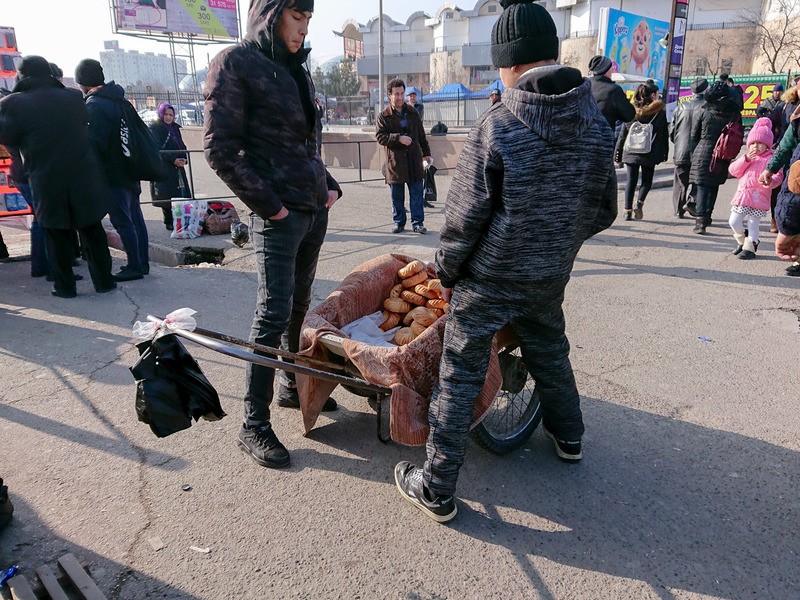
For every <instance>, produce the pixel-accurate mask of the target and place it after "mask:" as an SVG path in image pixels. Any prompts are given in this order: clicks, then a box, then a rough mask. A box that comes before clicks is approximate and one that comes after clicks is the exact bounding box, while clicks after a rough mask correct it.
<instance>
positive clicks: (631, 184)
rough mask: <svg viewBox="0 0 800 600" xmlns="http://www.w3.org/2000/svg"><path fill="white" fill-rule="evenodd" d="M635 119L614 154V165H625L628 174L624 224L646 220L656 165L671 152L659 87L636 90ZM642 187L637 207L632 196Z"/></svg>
mask: <svg viewBox="0 0 800 600" xmlns="http://www.w3.org/2000/svg"><path fill="white" fill-rule="evenodd" d="M633 106H634V108H635V109H636V115H635V117H634V119H633V121H631V122H630V123H623V124H622V129H621V131H620V135H619V138H618V139H617V145H616V149H615V152H614V162H617V163H624V164H625V166H626V168H627V171H628V181H627V182H626V184H625V220H626V221H630V220H631V219H642V218H643V217H644V210H643V207H644V201H645V199H646V198H647V194H648V193H649V192H650V188H652V187H653V175H654V174H655V170H656V165H657V164H659V163H662V162H664V161H665V160H667V154H668V152H669V131H668V127H667V113H666V110H665V105H664V103H663V102H662V101H661V100H659V99H658V87H657V86H656V85H654V84H649V83H643V84H641V85H640V86H639V87H638V88H636V94H635V95H634V97H633ZM640 169H641V172H642V184H641V185H640V186H639V197H638V198H637V201H636V207H635V208H634V206H633V196H634V193H635V192H636V184H637V183H638V182H639V170H640Z"/></svg>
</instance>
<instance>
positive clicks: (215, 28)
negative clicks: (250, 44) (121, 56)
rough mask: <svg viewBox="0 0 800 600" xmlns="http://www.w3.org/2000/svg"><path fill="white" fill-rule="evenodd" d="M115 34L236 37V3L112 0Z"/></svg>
mask: <svg viewBox="0 0 800 600" xmlns="http://www.w3.org/2000/svg"><path fill="white" fill-rule="evenodd" d="M113 2H114V19H115V22H114V24H115V26H116V28H117V30H118V31H141V32H144V31H150V32H157V33H161V32H163V33H177V34H192V35H197V36H208V37H213V38H230V39H238V38H239V21H238V18H237V7H236V0H113Z"/></svg>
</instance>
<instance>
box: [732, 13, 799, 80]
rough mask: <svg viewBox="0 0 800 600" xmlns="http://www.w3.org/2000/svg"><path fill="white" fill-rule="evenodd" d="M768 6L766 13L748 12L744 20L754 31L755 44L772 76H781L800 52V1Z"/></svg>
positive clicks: (743, 15)
mask: <svg viewBox="0 0 800 600" xmlns="http://www.w3.org/2000/svg"><path fill="white" fill-rule="evenodd" d="M765 4H767V10H755V9H750V10H746V11H743V12H742V13H741V18H742V20H743V21H744V22H746V23H749V24H750V25H751V26H752V27H753V29H754V30H755V40H756V45H757V47H758V48H759V49H760V51H761V53H762V55H763V56H764V58H765V59H766V61H767V65H768V68H769V70H770V73H779V72H782V71H783V70H784V69H785V68H786V65H787V64H789V63H790V61H791V60H792V58H793V56H794V55H796V54H798V53H799V52H800V31H798V27H800V0H772V1H771V2H768V3H765Z"/></svg>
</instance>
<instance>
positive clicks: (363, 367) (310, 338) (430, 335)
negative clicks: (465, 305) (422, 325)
mask: <svg viewBox="0 0 800 600" xmlns="http://www.w3.org/2000/svg"><path fill="white" fill-rule="evenodd" d="M412 260H414V259H413V258H411V257H409V256H403V255H400V254H384V255H382V256H379V257H377V258H374V259H372V260H370V261H368V262H366V263H364V264H362V265H360V266H358V267H356V269H355V270H354V271H353V272H352V273H350V274H349V275H348V276H347V277H345V279H344V281H342V284H341V285H340V286H339V287H338V288H337V289H336V290H335V291H334V292H333V293H331V295H330V296H328V298H327V299H326V300H325V301H324V302H323V303H322V304H320V305H319V306H317V307H316V308H315V309H313V310H311V311H309V313H308V314H307V315H306V319H305V321H304V322H303V330H302V333H301V336H300V354H301V355H304V356H311V357H314V358H320V359H326V360H327V359H330V356H329V351H328V349H327V348H325V346H324V345H323V344H322V343H321V342H320V340H319V338H320V336H322V334H324V333H333V334H336V335H339V336H342V337H347V336H345V335H344V334H343V333H342V332H341V330H340V328H341V327H344V326H345V325H347V324H348V323H352V322H353V321H355V320H357V319H360V318H361V317H364V316H366V315H369V314H372V313H374V312H376V311H378V310H381V309H382V307H383V301H384V300H385V299H386V298H387V297H388V296H389V291H390V290H391V288H392V286H393V285H395V284H396V283H398V282H399V279H398V277H397V271H398V269H400V268H401V267H404V266H405V265H406V264H408V263H409V262H411V261H412ZM431 275H433V273H431ZM446 318H447V315H445V316H444V317H442V318H440V319H439V320H438V321H436V323H434V324H433V325H431V326H430V327H429V328H428V329H426V330H425V331H424V332H423V333H422V334H421V335H420V336H419V337H417V338H416V339H415V340H414V341H413V342H411V343H410V344H408V345H406V346H400V347H397V348H384V347H380V346H370V345H368V344H365V343H363V342H356V341H353V340H350V339H346V340H345V341H344V343H343V345H344V349H345V352H346V354H347V357H348V358H349V360H350V361H351V362H352V363H353V365H355V366H356V368H358V370H359V371H360V373H361V375H362V376H363V377H364V379H366V380H367V381H369V382H371V383H375V384H378V385H383V386H386V387H390V388H391V390H392V394H391V397H390V398H391V403H390V406H391V409H390V421H389V423H390V431H391V436H392V439H393V440H394V441H396V442H399V443H401V444H407V445H409V446H421V445H423V444H425V440H426V438H427V436H428V404H429V402H430V396H431V392H432V391H433V388H434V385H435V384H436V383H437V381H438V378H439V359H440V358H441V355H442V338H443V337H444V326H445V321H446ZM494 350H495V351H493V352H492V356H491V359H490V361H489V371H488V373H487V376H486V383H485V384H484V386H483V390H482V392H481V394H480V396H479V397H478V399H477V401H476V402H475V409H474V412H473V427H474V426H475V425H477V424H478V423H479V422H480V421H481V419H482V418H483V417H484V416H485V414H486V411H487V410H488V409H489V407H490V406H491V404H492V402H493V400H494V397H495V394H497V390H499V389H500V384H501V380H502V376H501V374H500V367H499V363H498V360H497V352H496V347H495V348H494ZM336 385H337V384H336V383H333V382H329V381H323V380H321V379H315V378H312V377H308V376H304V375H299V374H298V375H297V387H298V390H299V393H300V409H301V411H302V414H303V424H304V426H305V432H306V434H308V432H309V431H311V429H312V428H313V427H314V424H315V423H316V422H317V417H319V413H320V411H321V410H322V405H323V404H324V403H325V399H326V398H327V397H328V396H329V395H330V393H331V392H332V391H333V390H334V389H335V388H336Z"/></svg>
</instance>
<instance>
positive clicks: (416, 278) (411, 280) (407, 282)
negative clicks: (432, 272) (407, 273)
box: [402, 271, 428, 289]
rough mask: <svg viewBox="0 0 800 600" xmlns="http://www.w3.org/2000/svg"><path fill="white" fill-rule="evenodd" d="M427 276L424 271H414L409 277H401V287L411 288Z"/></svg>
mask: <svg viewBox="0 0 800 600" xmlns="http://www.w3.org/2000/svg"><path fill="white" fill-rule="evenodd" d="M427 278H428V274H427V273H426V272H425V271H420V272H419V273H416V274H415V275H412V276H411V277H407V278H405V279H403V281H402V284H403V287H404V288H406V289H408V288H413V287H414V286H415V285H417V284H420V283H422V282H423V281H425V280H426V279H427Z"/></svg>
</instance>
